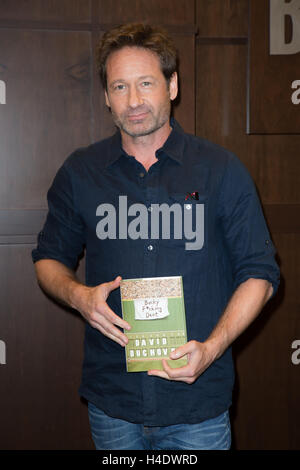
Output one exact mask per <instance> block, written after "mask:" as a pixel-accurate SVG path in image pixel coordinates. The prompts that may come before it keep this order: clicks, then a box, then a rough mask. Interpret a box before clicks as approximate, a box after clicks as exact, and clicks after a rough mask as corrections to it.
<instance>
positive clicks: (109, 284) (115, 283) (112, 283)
mask: <svg viewBox="0 0 300 470" xmlns="http://www.w3.org/2000/svg"><path fill="white" fill-rule="evenodd" d="M121 280H122V277H121V276H117V277H116V278H115V279H114V280H113V281H110V282H104V283H103V284H102V285H103V287H104V288H105V291H106V294H107V296H108V294H109V293H110V292H111V291H112V290H114V289H117V287H120V283H121Z"/></svg>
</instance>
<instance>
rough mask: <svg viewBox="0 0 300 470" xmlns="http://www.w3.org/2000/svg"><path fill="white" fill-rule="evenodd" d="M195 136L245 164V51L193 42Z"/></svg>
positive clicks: (244, 49)
mask: <svg viewBox="0 0 300 470" xmlns="http://www.w3.org/2000/svg"><path fill="white" fill-rule="evenodd" d="M196 63H197V75H196V77H197V78H196V80H197V90H196V103H197V105H196V116H197V118H196V123H197V127H196V133H197V135H199V136H202V137H204V138H206V139H208V140H212V141H213V142H216V143H218V144H219V145H222V146H224V147H227V148H230V149H231V150H232V151H233V152H235V153H237V155H238V156H239V157H240V158H241V159H243V160H245V141H244V139H245V130H246V110H245V105H246V71H247V47H246V46H245V45H240V44H227V45H224V44H202V43H201V42H200V43H199V42H198V41H197V50H196Z"/></svg>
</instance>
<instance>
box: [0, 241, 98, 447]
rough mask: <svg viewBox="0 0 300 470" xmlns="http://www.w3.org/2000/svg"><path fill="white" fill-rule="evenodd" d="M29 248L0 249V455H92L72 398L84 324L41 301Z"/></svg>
mask: <svg viewBox="0 0 300 470" xmlns="http://www.w3.org/2000/svg"><path fill="white" fill-rule="evenodd" d="M32 248H33V246H32V245H20V246H13V245H11V246H1V247H0V273H1V274H0V277H1V279H0V298H1V309H0V312H1V313H0V337H1V340H2V341H5V343H6V347H7V351H6V365H3V366H1V369H0V374H1V375H0V376H1V400H0V414H1V422H0V436H1V449H11V450H14V449H80V448H92V443H91V437H90V433H89V428H88V417H87V407H86V405H84V404H83V403H82V402H81V401H80V398H79V395H78V387H79V384H80V379H81V363H82V358H83V332H84V322H83V320H82V318H81V317H80V315H79V314H76V313H73V312H72V311H67V310H65V309H63V308H62V307H59V306H58V305H57V304H56V303H55V302H53V301H52V300H49V299H48V298H47V297H46V296H45V295H43V294H42V293H41V290H40V288H39V287H38V285H37V282H36V279H35V274H34V267H33V265H32V263H31V260H30V254H31V250H32ZM80 273H81V271H80ZM80 275H81V276H82V273H81V274H80Z"/></svg>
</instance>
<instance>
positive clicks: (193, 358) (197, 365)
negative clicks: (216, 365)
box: [148, 341, 214, 384]
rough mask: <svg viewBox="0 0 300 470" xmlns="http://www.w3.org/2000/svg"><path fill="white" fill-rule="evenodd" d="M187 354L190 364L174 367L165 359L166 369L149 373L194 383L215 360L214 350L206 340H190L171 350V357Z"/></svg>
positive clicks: (175, 357)
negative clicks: (202, 341)
mask: <svg viewBox="0 0 300 470" xmlns="http://www.w3.org/2000/svg"><path fill="white" fill-rule="evenodd" d="M185 355H187V357H188V364H187V365H186V366H183V367H178V368H175V369H173V368H172V367H170V366H169V365H168V363H167V360H166V359H163V360H162V364H163V368H164V370H149V371H148V375H156V376H158V377H162V378H164V379H168V380H176V381H181V382H186V383H188V384H192V383H194V382H195V381H196V380H197V378H198V377H199V375H201V374H202V373H203V372H204V371H205V370H206V369H207V368H208V367H209V366H210V364H211V363H212V362H213V361H214V356H213V354H212V351H211V350H210V348H209V347H208V346H207V344H206V343H205V342H204V343H199V341H189V342H188V343H186V344H184V345H183V346H180V347H179V348H177V349H175V351H173V352H171V354H170V359H171V360H172V359H179V358H181V357H183V356H185Z"/></svg>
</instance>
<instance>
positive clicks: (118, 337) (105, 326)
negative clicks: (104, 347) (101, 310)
mask: <svg viewBox="0 0 300 470" xmlns="http://www.w3.org/2000/svg"><path fill="white" fill-rule="evenodd" d="M90 324H91V326H93V327H94V328H96V329H97V330H99V331H100V332H101V333H102V334H104V335H105V336H107V337H108V338H110V339H112V340H114V341H116V342H117V343H118V344H120V345H121V346H125V345H126V344H127V343H128V338H127V336H126V335H125V334H124V333H122V331H120V330H119V329H118V328H116V327H115V326H114V325H113V324H112V323H110V322H109V321H108V320H106V319H105V318H104V317H102V318H100V319H99V321H95V320H94V321H92V322H91V323H90Z"/></svg>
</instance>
